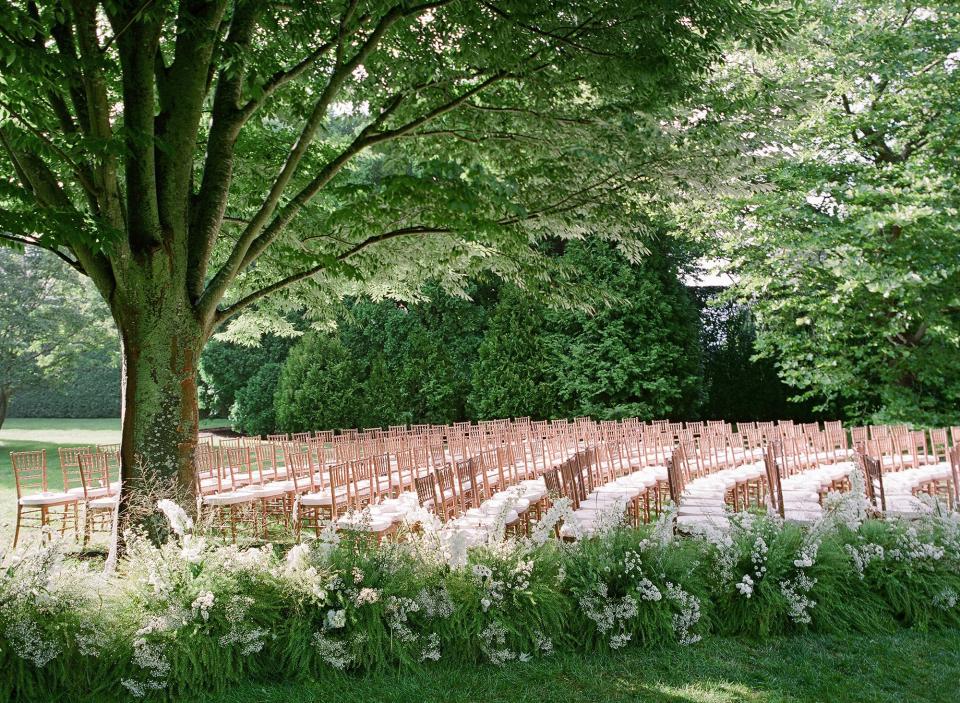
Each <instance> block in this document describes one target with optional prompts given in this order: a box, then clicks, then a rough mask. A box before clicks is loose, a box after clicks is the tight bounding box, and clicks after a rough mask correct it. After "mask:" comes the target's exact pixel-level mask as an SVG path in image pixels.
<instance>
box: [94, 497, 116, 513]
mask: <svg viewBox="0 0 960 703" xmlns="http://www.w3.org/2000/svg"><path fill="white" fill-rule="evenodd" d="M119 502H120V496H119V495H112V496H104V497H103V498H97V499H95V500H91V501H90V502H89V503H87V508H88V509H90V510H113V509H114V508H115V507H117V503H119Z"/></svg>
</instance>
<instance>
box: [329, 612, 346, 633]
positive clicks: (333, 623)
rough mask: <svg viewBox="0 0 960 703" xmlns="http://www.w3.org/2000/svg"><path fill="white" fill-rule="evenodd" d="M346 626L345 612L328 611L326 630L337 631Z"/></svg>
mask: <svg viewBox="0 0 960 703" xmlns="http://www.w3.org/2000/svg"><path fill="white" fill-rule="evenodd" d="M346 624H347V611H346V610H328V611H327V618H326V620H325V626H326V628H327V629H328V630H339V629H340V628H341V627H344V626H345V625H346Z"/></svg>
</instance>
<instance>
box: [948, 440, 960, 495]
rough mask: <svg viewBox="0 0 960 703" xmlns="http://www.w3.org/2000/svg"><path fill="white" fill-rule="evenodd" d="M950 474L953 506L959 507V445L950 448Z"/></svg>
mask: <svg viewBox="0 0 960 703" xmlns="http://www.w3.org/2000/svg"><path fill="white" fill-rule="evenodd" d="M949 457H950V472H951V473H952V474H953V504H954V505H955V506H956V505H960V444H955V445H953V446H952V447H951V448H950V451H949Z"/></svg>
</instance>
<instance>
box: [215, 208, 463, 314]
mask: <svg viewBox="0 0 960 703" xmlns="http://www.w3.org/2000/svg"><path fill="white" fill-rule="evenodd" d="M451 231H452V230H450V229H448V228H444V227H427V226H423V225H419V226H415V227H404V228H401V229H396V230H393V231H391V232H383V233H381V234H378V235H375V236H373V237H369V238H367V239H365V240H364V241H362V242H359V243H358V244H354V245H353V246H351V247H350V248H349V249H348V250H347V251H345V252H343V253H341V254H338V255H337V257H336V260H337V261H346V260H347V259H349V258H350V257H351V256H355V255H357V254H359V253H360V252H361V251H363V250H364V249H366V248H368V247H370V246H373V245H374V244H379V243H380V242H385V241H388V240H390V239H396V238H397V237H406V236H412V235H416V236H423V235H425V234H447V233H449V232H451ZM329 266H330V262H329V261H324V262H322V263H319V264H317V265H315V266H312V267H310V268H308V269H306V270H304V271H299V272H297V273H294V274H291V275H289V276H287V277H285V278H282V279H280V280H279V281H276V282H275V283H271V284H270V285H268V286H266V287H264V288H261V289H259V290H257V291H255V292H253V293H250V294H249V295H247V296H245V297H243V298H241V299H240V300H238V301H237V302H235V303H233V304H232V305H230V306H228V307H226V308H223V309H221V310H218V311H217V313H216V317H215V325H221V324H223V323H224V322H226V321H227V320H229V319H230V318H231V317H234V316H235V315H237V314H238V313H240V312H241V311H242V310H244V309H246V308H248V307H250V306H251V305H253V304H254V303H256V302H257V301H258V300H262V299H263V298H265V297H267V296H268V295H270V294H272V293H275V292H277V291H278V290H281V289H283V288H286V287H287V286H291V285H293V284H294V283H298V282H300V281H303V280H306V279H307V278H310V277H311V276H314V275H316V274H318V273H320V272H321V271H323V270H324V269H326V268H329Z"/></svg>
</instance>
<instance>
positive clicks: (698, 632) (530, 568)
mask: <svg viewBox="0 0 960 703" xmlns="http://www.w3.org/2000/svg"><path fill="white" fill-rule="evenodd" d="M853 495H855V494H846V495H845V496H839V495H837V496H830V497H829V498H828V501H827V506H826V510H825V517H824V519H823V520H821V521H820V522H818V523H817V524H815V525H813V526H806V527H803V526H800V525H796V524H790V523H787V524H784V523H783V522H781V521H779V520H776V519H773V518H770V517H767V516H754V515H749V514H740V515H737V516H734V517H733V519H732V520H731V528H730V529H729V530H727V531H724V532H719V531H718V532H715V533H713V532H707V533H703V534H698V535H692V536H676V535H674V532H673V529H672V519H671V516H670V515H669V514H667V515H665V516H664V517H663V518H662V519H661V521H660V522H658V523H657V524H656V525H652V526H650V527H649V528H647V529H644V530H634V529H628V528H624V527H621V526H617V525H615V524H611V525H610V526H609V528H608V529H607V530H605V531H604V532H603V533H602V534H600V535H599V536H597V537H594V538H591V539H585V540H580V541H577V542H572V543H571V542H561V541H558V540H557V539H556V538H555V536H554V535H555V531H554V529H553V528H554V525H555V524H556V523H557V521H558V520H560V519H562V517H563V515H564V513H565V512H566V511H568V510H569V507H568V506H567V505H566V504H564V503H562V502H560V503H559V504H558V505H556V506H554V508H553V509H552V510H551V511H549V514H548V515H546V516H545V517H544V519H543V521H542V522H541V523H540V525H538V527H537V529H535V530H534V531H533V533H532V535H531V537H530V538H521V539H507V540H503V539H500V535H493V537H492V539H491V541H490V543H489V544H488V545H485V546H481V547H475V548H471V549H469V550H467V549H466V548H465V547H464V546H463V544H461V543H459V541H458V540H457V539H456V538H455V537H454V538H452V539H450V538H449V537H442V536H441V533H440V532H437V531H435V530H433V529H429V526H428V529H425V530H422V531H419V532H416V533H411V534H410V535H408V537H407V539H406V540H404V541H402V542H397V543H389V544H386V543H385V544H383V545H380V546H375V545H371V544H369V543H365V542H358V541H351V540H349V539H347V538H344V537H342V536H339V535H337V533H335V532H333V531H328V532H325V533H324V534H323V535H322V537H321V539H319V540H316V541H313V542H311V543H307V544H300V545H297V546H293V547H292V548H289V549H288V548H285V547H281V546H279V545H266V546H261V547H255V548H246V549H243V548H238V547H234V546H225V545H223V544H222V543H220V542H217V541H215V540H212V539H209V538H208V537H205V536H204V535H202V534H198V533H197V531H194V529H193V525H192V523H191V521H190V519H189V518H188V517H187V516H186V514H184V513H183V511H182V510H180V509H179V508H178V507H177V506H175V505H174V504H172V503H169V502H164V503H163V504H162V505H161V508H162V509H163V510H164V512H165V513H166V514H167V515H168V518H170V522H171V527H172V530H173V532H172V537H171V539H170V540H169V541H168V542H167V543H166V544H164V545H163V546H161V547H155V546H153V545H152V544H150V543H149V542H148V541H146V540H145V539H138V538H136V537H135V536H133V535H128V551H127V555H126V556H125V558H124V559H123V560H121V563H120V565H119V568H118V569H117V571H116V572H115V573H113V574H111V575H103V574H102V573H100V571H99V565H90V564H89V563H83V562H81V561H78V560H76V559H71V558H67V557H66V556H65V555H64V553H63V551H62V549H61V547H60V546H59V545H57V544H51V545H48V546H45V547H42V548H35V549H33V550H30V551H25V552H21V553H17V554H13V555H8V556H7V557H6V558H5V560H4V562H3V563H4V567H3V569H2V571H0V667H2V670H3V671H4V672H5V674H4V676H3V677H0V678H2V683H0V695H9V696H17V697H19V698H23V699H27V698H33V699H54V698H56V699H59V700H69V699H70V698H71V696H72V697H81V696H82V695H102V696H103V697H108V696H109V697H119V698H123V697H137V698H142V697H153V696H160V697H162V696H165V695H166V696H175V695H179V694H182V693H185V692H191V691H203V690H211V689H222V688H224V687H226V686H229V685H231V684H233V683H236V682H239V681H244V680H297V679H305V678H311V679H315V678H319V677H322V676H323V675H324V672H325V671H330V670H368V669H371V668H375V667H380V666H384V665H397V664H401V665H403V664H407V665H413V666H419V665H429V662H432V661H436V660H440V659H444V660H454V661H458V662H464V663H476V664H481V665H482V664H487V665H504V664H505V663H507V662H526V661H529V660H531V659H534V658H539V657H549V656H550V655H551V653H553V652H554V651H557V650H603V649H619V648H622V647H626V646H637V645H647V646H649V645H653V644H658V645H661V644H662V645H670V643H679V645H686V646H690V645H695V643H696V642H697V641H698V640H700V639H701V638H702V637H705V636H708V635H710V634H712V633H715V634H724V635H729V634H733V635H753V636H765V635H771V634H779V633H785V632H792V631H804V630H807V631H816V632H862V633H878V632H887V631H890V630H893V629H896V628H897V627H902V626H908V627H931V626H950V627H956V626H960V608H958V598H960V595H958V594H960V515H958V514H957V513H955V512H948V511H945V510H944V509H943V508H942V506H936V507H935V509H934V510H932V511H931V512H930V513H929V514H928V515H926V516H925V517H923V518H922V519H917V520H912V521H906V520H897V521H892V520H891V521H883V520H873V519H869V520H868V519H866V514H865V505H864V504H863V502H862V501H860V500H859V499H857V498H855V497H853ZM612 522H615V521H612ZM672 646H676V645H672Z"/></svg>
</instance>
